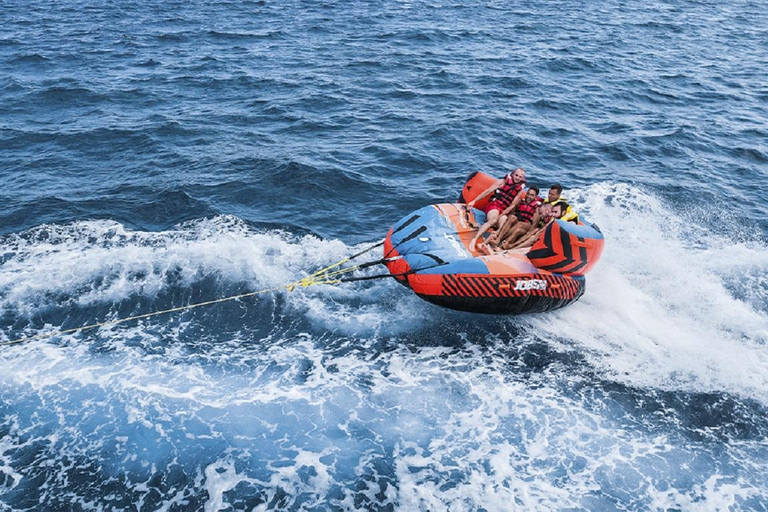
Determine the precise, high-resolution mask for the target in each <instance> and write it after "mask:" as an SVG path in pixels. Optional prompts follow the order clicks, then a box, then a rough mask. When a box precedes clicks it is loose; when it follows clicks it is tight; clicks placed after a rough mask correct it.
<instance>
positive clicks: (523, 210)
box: [515, 199, 541, 222]
mask: <svg viewBox="0 0 768 512" xmlns="http://www.w3.org/2000/svg"><path fill="white" fill-rule="evenodd" d="M540 205H541V202H539V200H538V199H534V200H533V201H531V202H529V203H526V202H525V201H522V202H521V203H520V204H519V205H517V209H516V210H515V217H517V220H519V221H520V222H531V221H532V220H533V214H535V213H536V209H537V208H538V207H539V206H540Z"/></svg>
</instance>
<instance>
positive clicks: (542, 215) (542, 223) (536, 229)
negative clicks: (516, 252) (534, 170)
mask: <svg viewBox="0 0 768 512" xmlns="http://www.w3.org/2000/svg"><path fill="white" fill-rule="evenodd" d="M567 209H568V203H565V202H560V203H556V204H555V205H554V206H552V205H550V204H548V203H544V204H542V205H541V207H540V208H539V212H538V215H539V218H538V220H537V219H534V224H533V226H532V227H531V229H530V230H529V231H528V232H527V233H525V234H524V235H523V236H522V237H521V238H520V239H519V240H517V241H516V242H513V243H511V244H509V245H508V246H505V247H504V249H523V248H526V247H530V246H532V245H533V244H534V243H536V240H537V239H538V238H539V235H541V232H542V231H544V228H545V227H547V225H548V224H549V223H551V222H552V221H553V220H555V219H562V218H563V215H564V214H565V212H566V210H567Z"/></svg>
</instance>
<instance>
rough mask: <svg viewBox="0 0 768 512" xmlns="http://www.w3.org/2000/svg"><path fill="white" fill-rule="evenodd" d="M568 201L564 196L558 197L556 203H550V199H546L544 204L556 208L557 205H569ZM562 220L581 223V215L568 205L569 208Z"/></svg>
mask: <svg viewBox="0 0 768 512" xmlns="http://www.w3.org/2000/svg"><path fill="white" fill-rule="evenodd" d="M567 202H568V201H566V199H565V198H564V197H563V196H560V197H558V198H557V199H556V200H555V201H550V200H549V199H546V200H545V201H544V204H551V205H552V206H555V205H556V204H557V203H567ZM560 220H564V221H570V222H575V223H576V224H578V223H579V214H578V213H576V211H575V210H574V209H573V208H572V207H571V205H568V208H566V209H565V213H564V214H563V216H562V217H560Z"/></svg>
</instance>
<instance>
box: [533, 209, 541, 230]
mask: <svg viewBox="0 0 768 512" xmlns="http://www.w3.org/2000/svg"><path fill="white" fill-rule="evenodd" d="M540 220H541V214H540V213H539V209H538V208H536V211H535V212H533V218H532V219H531V226H538V225H539V221H540Z"/></svg>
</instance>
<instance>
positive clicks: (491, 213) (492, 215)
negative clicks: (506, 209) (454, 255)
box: [469, 209, 501, 252]
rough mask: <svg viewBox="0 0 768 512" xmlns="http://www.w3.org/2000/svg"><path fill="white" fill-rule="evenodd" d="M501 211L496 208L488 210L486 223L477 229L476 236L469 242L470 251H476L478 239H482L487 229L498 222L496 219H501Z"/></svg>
mask: <svg viewBox="0 0 768 512" xmlns="http://www.w3.org/2000/svg"><path fill="white" fill-rule="evenodd" d="M499 213H501V212H499V210H496V209H491V210H488V213H487V215H488V217H487V219H486V221H485V223H484V224H483V225H482V226H480V229H478V230H477V234H476V235H475V237H474V238H473V239H472V241H471V242H469V250H470V251H473V252H474V251H475V250H476V249H475V245H476V244H477V241H478V240H480V237H481V236H483V234H484V233H485V232H486V231H488V230H489V229H491V226H493V225H494V224H495V223H496V221H498V220H499Z"/></svg>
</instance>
